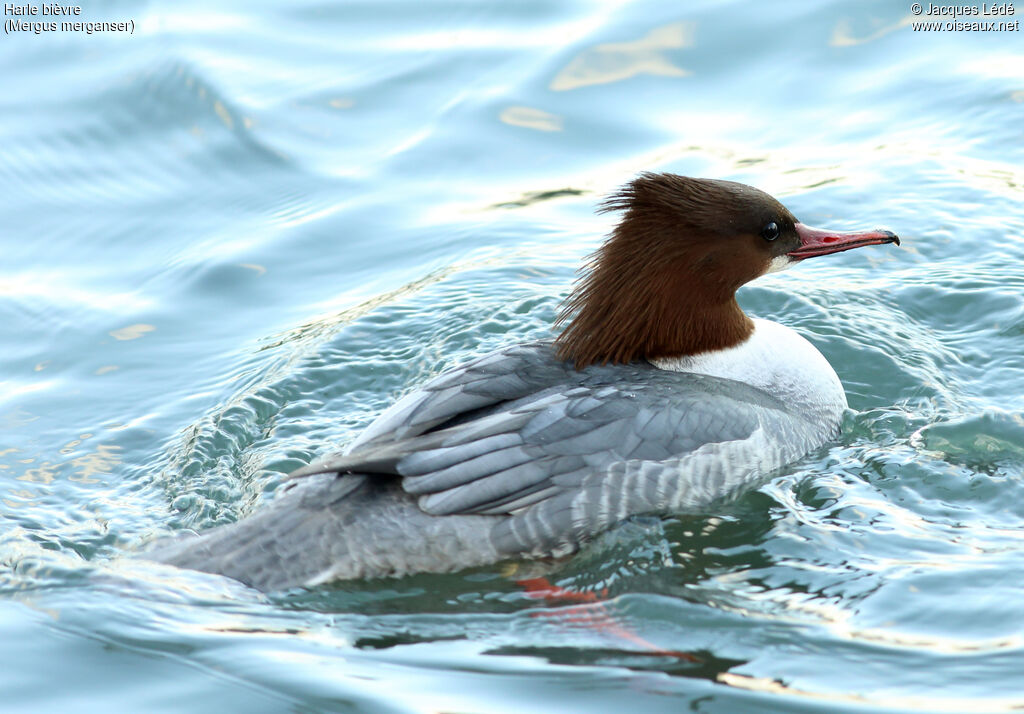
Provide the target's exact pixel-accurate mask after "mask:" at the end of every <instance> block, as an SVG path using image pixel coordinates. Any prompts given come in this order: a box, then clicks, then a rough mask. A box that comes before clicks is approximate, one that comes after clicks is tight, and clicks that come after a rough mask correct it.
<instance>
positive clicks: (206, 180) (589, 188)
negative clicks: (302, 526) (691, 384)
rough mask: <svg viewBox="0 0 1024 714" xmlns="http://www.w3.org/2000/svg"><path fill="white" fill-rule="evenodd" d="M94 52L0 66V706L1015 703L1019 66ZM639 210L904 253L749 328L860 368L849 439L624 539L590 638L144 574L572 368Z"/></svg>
mask: <svg viewBox="0 0 1024 714" xmlns="http://www.w3.org/2000/svg"><path fill="white" fill-rule="evenodd" d="M87 2H88V0H87ZM1020 12H1021V11H1020V10H1018V14H1017V16H1016V18H1018V19H1019V18H1020V17H1021V16H1020ZM81 18H82V19H83V20H89V21H102V20H114V21H118V20H133V21H134V27H135V31H134V34H124V33H120V34H118V33H110V32H98V33H94V34H91V35H89V34H85V33H84V32H78V33H75V32H57V33H52V32H50V33H42V34H39V35H36V34H33V33H31V32H29V33H19V34H14V35H11V34H8V35H5V36H4V37H3V38H2V39H0V66H2V68H3V90H4V91H3V92H2V94H0V186H2V187H3V191H2V192H0V251H2V256H3V259H2V261H0V315H2V319H0V384H2V389H0V424H2V432H0V433H2V437H0V691H2V692H3V693H4V696H3V703H2V704H0V708H5V707H7V708H10V710H12V711H70V710H75V711H82V710H96V711H111V710H115V711H184V710H188V711H194V712H202V711H211V712H223V711H243V710H244V711H316V710H339V711H352V712H355V711H359V712H401V711H474V712H524V711H555V710H562V709H564V708H565V707H567V706H572V707H573V709H574V710H579V711H587V710H593V711H622V710H624V708H626V707H628V708H629V709H628V710H629V711H645V712H660V711H665V712H669V711H672V712H676V711H683V710H687V709H689V710H693V711H720V712H735V711H780V712H793V711H822V712H825V711H828V712H836V711H879V710H890V709H892V710H923V711H1003V710H1009V709H1014V708H1020V707H1024V676H1022V674H1021V673H1022V672H1024V599H1022V597H1021V592H1022V589H1024V237H1022V226H1024V170H1022V169H1021V166H1022V165H1024V148H1022V142H1024V129H1022V127H1024V51H1022V50H1024V34H1022V33H1021V32H1014V31H1009V32H988V33H985V32H915V31H914V29H913V27H912V25H911V22H912V21H913V20H914V19H915V18H914V17H913V16H912V15H911V14H910V3H900V2H861V3H849V2H836V1H834V0H832V1H825V2H815V3H810V2H784V3H739V2H733V3H721V2H692V3H666V2H582V1H580V2H566V3H542V2H516V3H511V2H510V3H498V2H492V3H479V2H456V1H454V0H452V1H438V2H422V1H420V0H405V1H404V2H391V1H387V2H382V1H378V0H375V1H373V2H371V1H370V0H364V1H363V2H356V1H348V0H347V1H345V2H338V3H327V2H322V3H319V2H298V3H274V2H268V1H267V0H250V1H248V2H239V1H238V0H222V1H221V2H218V3H212V4H211V3H199V2H189V1H187V0H186V1H185V2H176V3H161V2H150V3H141V2H128V1H123V2H110V3H99V2H92V3H90V4H88V5H83V6H82V16H81ZM5 19H7V18H5ZM641 170H669V171H676V172H679V173H685V174H691V175H702V176H714V177H720V178H729V179H735V180H740V181H744V182H747V183H751V184H754V185H756V186H759V187H760V188H763V189H765V190H768V191H769V192H772V193H774V194H775V195H777V196H778V197H780V198H781V199H782V200H783V201H784V202H785V203H786V204H787V205H788V206H789V207H790V208H791V209H792V210H793V211H794V213H796V214H797V215H798V216H799V217H800V218H801V219H802V220H804V221H806V222H807V223H809V224H813V225H817V224H820V225H827V226H831V227H836V228H855V227H870V226H875V225H882V226H885V227H887V228H890V229H892V230H894V231H896V232H898V233H899V234H900V235H901V236H902V237H903V238H904V244H903V247H902V248H901V249H896V248H892V247H884V248H875V249H869V250H864V251H857V252H853V253H846V254H843V255H841V256H835V257H832V258H829V259H824V260H822V261H820V262H817V261H815V262H813V264H811V263H809V264H806V265H801V266H800V267H799V269H796V270H792V271H788V272H786V273H784V274H775V275H771V276H767V277H765V278H764V279H762V280H760V281H758V282H757V283H756V284H755V285H752V286H749V287H747V288H746V289H744V291H743V292H742V296H741V302H742V303H743V305H744V307H745V308H746V309H747V310H748V311H749V312H751V313H754V314H756V315H759V316H762V317H769V318H772V319H776V320H779V321H781V322H784V323H786V324H788V325H791V326H793V327H795V328H796V329H798V330H799V331H801V332H802V333H803V334H805V335H807V336H808V337H809V338H810V339H811V340H812V341H813V342H814V343H815V344H816V345H817V346H818V347H819V348H820V349H821V350H822V351H823V352H824V353H825V355H826V356H827V357H828V358H829V360H830V361H831V362H832V364H833V365H835V367H836V370H837V371H838V373H839V375H840V377H841V378H842V380H843V383H844V384H845V386H846V389H847V392H848V395H849V400H850V404H851V406H852V407H853V409H854V410H855V411H854V412H852V413H851V414H850V415H849V417H848V419H847V421H846V429H845V432H844V435H843V436H842V438H841V439H840V440H839V441H838V442H837V443H835V444H834V445H832V446H830V447H827V448H824V449H822V450H820V451H818V452H816V453H814V454H811V455H810V456H809V457H807V458H806V459H804V460H803V461H802V462H800V463H798V464H796V465H794V466H793V467H791V468H789V469H787V470H786V471H785V472H784V473H782V474H781V475H779V476H778V477H776V478H774V479H773V480H771V481H770V482H769V483H767V484H766V485H764V486H763V487H762V488H760V489H757V490H754V491H753V492H751V493H747V494H745V495H744V496H743V497H741V498H740V499H738V500H737V501H735V502H733V503H726V504H722V505H721V506H720V507H719V508H717V509H716V510H714V511H713V512H709V513H706V514H701V515H696V516H687V517H679V518H675V519H671V520H667V521H665V522H659V521H656V520H650V521H646V520H643V519H641V520H639V521H637V522H635V523H631V524H629V525H627V526H625V527H623V528H620V529H618V530H616V531H614V532H612V533H610V534H608V535H606V536H605V537H603V538H601V539H599V540H598V542H596V543H594V544H593V545H592V546H591V547H589V548H588V549H587V550H585V551H584V552H583V553H582V554H581V555H580V556H579V557H578V558H576V559H573V560H570V561H568V562H567V563H565V564H563V565H561V566H559V568H558V569H557V570H556V572H555V573H554V574H553V575H552V576H551V577H552V579H554V580H555V581H557V582H558V583H559V584H560V585H561V586H563V587H566V588H574V589H577V590H581V591H584V592H602V591H604V590H606V595H607V599H606V600H604V601H603V602H601V603H583V604H580V605H576V606H572V607H571V608H570V607H569V606H566V605H555V604H548V603H545V602H544V601H542V600H537V599H535V598H532V597H530V596H529V595H528V594H526V593H524V592H523V591H522V590H521V589H520V588H519V587H518V586H517V585H516V584H515V582H513V581H512V580H511V579H509V577H507V575H508V574H507V572H505V571H504V570H502V569H492V570H486V569H485V570H481V571H472V572H468V573H462V574H455V575H447V576H429V577H427V576H424V577H414V578H408V579H404V580H387V581H375V582H368V583H358V584H349V585H346V586H343V587H336V588H331V587H324V588H319V589H316V590H314V591H309V592H303V593H298V594H295V593H293V594H288V595H281V596H264V595H260V594H258V593H255V592H253V591H250V590H248V589H246V588H245V587H243V586H241V585H238V584H236V583H233V582H231V581H227V580H225V579H222V578H218V577H214V576H207V575H201V574H196V573H188V572H180V571H176V570H174V569H171V568H164V567H159V566H156V565H151V564H146V563H143V562H138V561H134V560H126V559H123V556H124V555H126V554H129V553H131V552H134V551H135V550H137V549H138V548H140V547H142V546H143V545H144V544H145V543H147V542H149V541H151V540H153V539H155V538H158V537H162V536H166V535H170V534H172V533H175V532H178V531H180V530H182V529H203V528H207V527H210V526H213V525H215V524H219V523H226V522H230V521H233V520H235V519H238V518H240V517H243V516H245V515H246V514H248V513H251V512H252V511H253V510H255V509H257V508H259V507H260V506H261V505H262V504H264V502H266V501H267V500H269V499H272V498H273V493H274V489H275V486H276V485H277V484H278V483H279V481H280V479H281V476H282V474H284V473H286V472H288V471H289V470H291V469H293V468H295V467H297V466H299V465H301V464H302V463H305V462H307V461H308V460H310V459H311V458H313V457H314V456H315V455H316V454H319V453H322V452H324V451H326V450H328V449H331V448H334V447H337V446H339V445H343V444H345V443H346V442H347V441H348V440H350V439H351V438H352V437H353V436H354V435H355V434H357V433H358V432H359V430H360V429H362V428H363V427H364V426H365V425H366V424H367V423H368V422H369V421H370V420H371V419H373V417H374V416H375V415H376V414H377V413H379V412H380V411H381V410H382V409H383V408H384V407H385V406H387V405H388V404H389V403H390V402H391V401H392V400H393V399H394V398H395V397H396V396H397V395H399V394H401V393H403V392H404V391H406V390H408V389H410V388H411V387H412V386H414V385H416V384H417V383H418V382H420V381H422V380H423V379H424V378H426V377H428V376H430V375H433V374H436V373H437V372H438V371H440V370H442V369H444V368H446V367H448V366H451V365H454V364H457V363H459V362H461V361H463V360H466V359H468V358H471V357H473V356H476V355H480V354H483V353H484V352H486V351H488V350H491V349H493V348H495V347H497V346H500V345H504V344H508V343H510V342H515V341H519V340H526V339H531V338H537V337H543V336H546V335H549V334H550V323H551V320H552V317H553V316H554V314H555V312H556V309H557V306H558V303H559V301H560V300H561V299H562V298H563V297H564V295H565V294H566V292H567V290H568V288H569V286H570V285H571V282H572V280H573V276H574V272H575V270H576V267H577V266H578V264H579V263H580V260H581V258H582V257H583V256H584V255H586V254H587V253H588V252H590V251H591V250H593V249H594V248H595V247H596V246H597V245H598V243H599V241H600V239H601V236H602V235H603V234H604V233H605V232H606V231H607V230H608V228H609V226H610V224H611V221H612V220H613V217H609V216H596V215H595V214H594V213H593V208H594V205H595V203H596V202H597V201H598V200H599V198H600V196H601V195H602V194H603V193H604V192H606V191H608V190H609V189H611V188H612V187H614V186H616V185H617V184H619V183H621V182H623V181H625V180H627V179H628V178H629V177H631V176H632V175H633V174H634V173H636V172H638V171H641ZM658 649H660V650H667V651H673V652H676V653H682V654H677V655H671V654H666V653H664V652H661V653H659V652H658V651H657V650H658ZM684 655H685V656H684Z"/></svg>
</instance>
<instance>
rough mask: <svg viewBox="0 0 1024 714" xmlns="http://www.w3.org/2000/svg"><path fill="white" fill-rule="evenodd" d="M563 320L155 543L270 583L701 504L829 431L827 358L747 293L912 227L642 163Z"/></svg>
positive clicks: (560, 544)
mask: <svg viewBox="0 0 1024 714" xmlns="http://www.w3.org/2000/svg"><path fill="white" fill-rule="evenodd" d="M600 210H602V211H608V212H615V213H619V214H620V215H621V218H620V220H619V222H618V223H617V225H616V226H615V228H614V229H613V230H612V231H611V233H610V235H609V236H608V237H607V239H606V240H605V242H604V243H603V244H602V245H601V247H600V248H599V249H598V250H597V251H596V252H595V253H594V254H593V255H592V256H590V258H589V259H588V261H587V262H586V263H585V264H584V267H583V268H582V269H581V275H580V278H579V279H578V280H577V282H576V283H575V285H574V287H573V288H572V290H571V291H570V293H569V296H568V298H567V299H566V300H565V302H564V303H563V306H562V309H561V311H560V313H559V314H558V317H557V320H556V323H555V325H556V327H559V328H561V331H560V333H559V334H558V335H557V336H556V337H554V338H553V339H547V340H539V341H533V342H527V343H517V344H511V345H509V346H506V347H504V348H501V349H498V350H497V351H494V352H491V353H490V354H486V355H483V356H481V357H479V358H478V359H475V360H472V361H470V362H468V363H466V364H463V365H460V366H457V367H455V368H453V369H450V370H448V371H445V372H443V373H441V374H438V375H436V376H434V377H433V378H430V379H427V380H426V381H425V382H424V383H423V384H421V385H419V386H418V387H416V388H415V389H413V390H412V391H410V392H409V393H408V394H406V395H405V396H404V397H402V398H401V399H399V400H398V401H397V402H395V403H394V404H393V405H392V406H391V407H390V408H388V409H387V410H385V411H384V412H383V413H382V414H381V415H380V416H379V417H378V418H377V419H376V420H375V421H373V422H372V423H371V424H370V425H369V427H367V428H366V430H365V431H363V432H362V434H361V435H360V436H358V437H357V438H356V439H355V440H354V441H353V442H352V443H351V444H350V445H349V446H348V448H346V449H345V450H343V451H340V452H336V453H331V454H329V455H327V456H325V457H323V458H321V459H319V460H317V461H315V462H313V463H312V464H310V465H308V466H305V467H302V468H300V469H298V470H297V471H294V472H293V473H291V474H290V475H288V476H287V477H286V478H285V480H284V481H283V485H282V486H280V487H279V488H278V489H277V493H276V494H275V497H274V498H273V499H272V500H271V502H270V503H269V504H267V505H266V506H264V507H263V508H261V509H259V510H257V511H256V512H255V513H254V514H252V515H250V516H249V517H247V518H243V519H241V520H239V521H237V522H235V523H231V524H228V525H223V526H220V527H217V528H214V529H212V530H210V531H208V532H206V533H203V534H200V535H192V536H189V537H183V538H177V539H175V540H173V541H172V542H169V543H162V544H158V545H157V547H155V548H152V549H150V550H149V551H148V552H147V553H146V554H145V555H144V557H147V558H149V559H150V560H155V561H158V562H162V563H165V564H169V565H173V566H177V567H179V568H186V569H191V570H198V571H204V572H208V573H215V574H220V575H223V576H227V577H229V578H233V579H234V580H237V581H240V582H242V583H245V584H246V585H249V586H251V587H254V588H257V589H259V590H262V591H280V590H287V589H291V588H312V587H317V586H319V585H322V584H324V583H330V582H333V581H345V580H357V579H367V578H380V577H402V576H406V575H410V574H413V573H444V572H453V571H458V570H463V569H466V568H477V567H485V566H493V565H495V564H499V563H503V562H505V561H512V562H520V561H534V560H544V559H557V558H563V557H566V556H571V555H572V554H574V553H575V552H577V551H578V550H579V549H580V548H581V547H583V546H584V545H586V544H587V543H588V542H590V541H591V540H593V539H594V538H595V537H596V536H598V535H599V534H601V533H602V532H604V531H607V530H608V529H611V528H613V527H615V526H616V525H617V524H620V523H622V522H623V521H626V520H628V519H631V518H634V517H640V516H644V517H648V516H661V517H669V516H672V515H674V514H685V513H701V512H705V511H707V510H708V509H709V508H711V507H713V506H714V504H715V503H716V502H719V501H720V500H722V499H725V498H727V497H730V496H734V495H736V494H738V493H740V492H742V491H744V490H746V489H750V488H752V487H754V486H756V485H758V484H760V483H762V482H763V481H764V479H766V478H768V477H770V476H771V475H772V474H774V473H777V472H778V471H779V470H780V469H782V468H783V467H785V466H787V465H789V464H792V463H793V462H794V461H797V460H798V459H800V458H802V457H804V456H805V455H807V454H808V453H810V452H811V451H813V450H815V449H818V448H820V447H821V446H823V445H825V444H827V443H828V442H829V441H831V440H833V439H834V438H835V437H836V436H837V435H838V433H839V430H840V423H841V421H842V417H843V414H844V412H845V411H846V410H847V409H848V405H847V400H846V393H845V391H844V389H843V386H842V383H841V382H840V380H839V377H838V376H837V374H836V372H835V370H834V369H833V368H832V366H831V365H830V364H829V362H828V361H827V360H826V359H825V357H824V356H823V355H822V354H821V352H819V351H818V349H817V348H815V347H814V345H813V344H811V342H809V341H808V340H807V339H806V338H805V337H803V336H801V335H800V334H799V333H797V332H796V331H795V330H793V329H791V328H790V327H787V326H785V325H783V324H780V323H778V322H774V321H771V320H766V319H760V318H751V317H749V316H748V315H747V314H746V313H745V312H744V311H743V309H742V308H741V307H740V305H739V303H738V302H737V300H736V292H737V290H738V289H739V288H740V287H742V286H743V285H745V284H747V283H749V282H750V281H752V280H755V279H757V278H758V277H760V276H762V275H765V274H767V273H774V272H778V271H782V270H785V269H788V268H790V267H792V266H794V265H797V264H799V263H801V262H803V261H804V260H807V259H809V258H817V257H820V256H825V255H833V254H836V253H840V252H843V251H847V250H852V249H855V248H861V247H865V246H872V245H880V244H888V243H893V244H896V245H899V243H900V240H899V238H898V237H897V236H896V234H894V233H893V232H891V231H888V230H883V229H873V230H866V231H859V232H839V231H832V230H824V229H818V228H812V227H809V226H806V225H804V224H803V223H801V222H800V221H798V220H797V219H796V217H795V216H794V215H793V214H792V213H791V212H790V211H789V210H788V209H786V207H785V206H783V205H782V204H781V203H780V202H779V201H777V200H776V199H775V198H773V197H772V196H770V195H768V194H767V193H765V192H763V191H760V190H758V189H756V188H753V187H751V186H747V185H745V184H741V183H736V182H733V181H726V180H720V179H709V178H693V177H688V176H681V175H677V174H672V173H643V174H640V175H639V176H637V177H635V178H634V179H633V180H631V181H629V182H628V183H626V184H625V185H624V186H622V187H621V188H620V189H618V190H617V191H616V192H614V193H613V194H612V195H611V196H609V197H608V198H607V199H606V200H605V201H604V202H603V204H602V205H601V206H600Z"/></svg>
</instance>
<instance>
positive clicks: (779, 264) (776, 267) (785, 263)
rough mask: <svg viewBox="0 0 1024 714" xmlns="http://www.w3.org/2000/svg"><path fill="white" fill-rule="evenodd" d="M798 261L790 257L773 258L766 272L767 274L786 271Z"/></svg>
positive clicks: (778, 256)
mask: <svg viewBox="0 0 1024 714" xmlns="http://www.w3.org/2000/svg"><path fill="white" fill-rule="evenodd" d="M795 262H796V261H795V260H793V259H792V258H790V257H789V256H788V255H777V256H775V257H774V258H772V262H770V263H768V270H766V271H764V272H765V273H766V274H767V273H778V272H779V271H781V270H785V269H786V268H788V267H789V266H791V265H792V264H793V263H795Z"/></svg>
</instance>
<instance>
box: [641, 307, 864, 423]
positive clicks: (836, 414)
mask: <svg viewBox="0 0 1024 714" xmlns="http://www.w3.org/2000/svg"><path fill="white" fill-rule="evenodd" d="M651 363H652V364H653V365H654V366H655V367H658V368H660V369H665V370H672V371H675V372H696V373H699V374H707V375H711V376H713V377H723V378H725V379H734V380H736V381H737V382H743V383H744V384H749V385H750V386H752V387H757V388H758V389H763V390H764V391H766V392H768V393H769V394H771V395H772V396H775V397H777V398H778V399H780V400H781V401H782V402H783V403H785V404H786V405H787V406H790V407H792V408H794V411H797V412H798V413H802V414H806V415H807V416H809V417H811V418H812V419H814V420H823V421H826V422H828V423H829V426H830V427H834V426H836V425H838V423H839V420H840V418H841V417H842V413H843V410H845V409H846V408H847V403H846V392H845V391H844V390H843V385H842V383H840V381H839V377H838V376H837V375H836V372H835V370H834V369H832V365H830V364H829V363H828V360H826V359H825V357H824V356H823V355H822V354H821V352H819V351H818V350H817V348H816V347H815V346H814V345H812V344H811V343H810V342H808V341H807V340H806V339H804V338H803V337H801V336H800V335H799V334H797V333H796V332H794V331H793V330H791V329H790V328H788V327H786V326H785V325H780V324H779V323H777V322H772V321H771V320H758V319H755V320H754V332H753V333H752V334H751V335H750V337H748V338H747V339H746V340H745V341H744V342H742V343H740V344H739V345H736V346H735V347H729V348H727V349H724V350H713V351H710V352H702V353H700V354H697V355H690V356H687V357H671V358H662V359H655V360H651Z"/></svg>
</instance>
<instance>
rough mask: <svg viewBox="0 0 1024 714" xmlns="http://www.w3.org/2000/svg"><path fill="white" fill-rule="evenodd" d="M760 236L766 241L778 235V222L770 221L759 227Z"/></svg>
mask: <svg viewBox="0 0 1024 714" xmlns="http://www.w3.org/2000/svg"><path fill="white" fill-rule="evenodd" d="M761 237H762V238H764V239H765V240H766V241H773V240H775V239H776V238H778V237H779V224H778V223H776V222H775V221H772V222H771V223H769V224H768V225H766V226H765V227H764V228H762V229H761Z"/></svg>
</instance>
